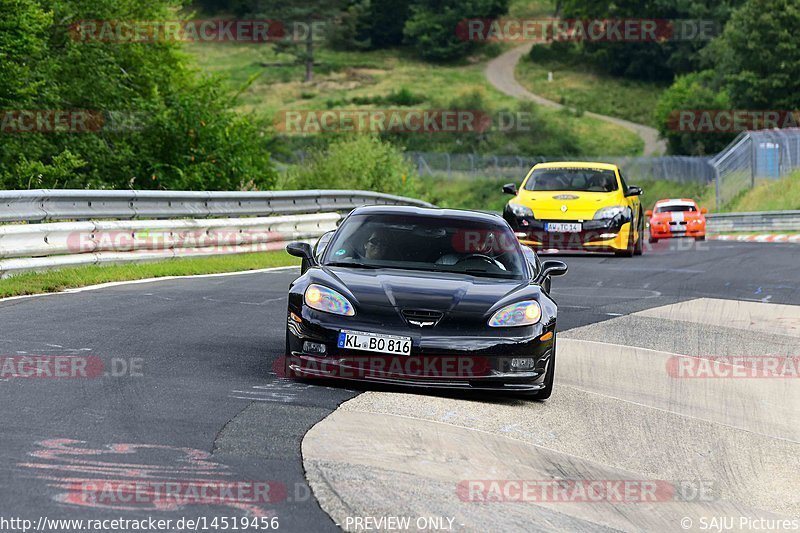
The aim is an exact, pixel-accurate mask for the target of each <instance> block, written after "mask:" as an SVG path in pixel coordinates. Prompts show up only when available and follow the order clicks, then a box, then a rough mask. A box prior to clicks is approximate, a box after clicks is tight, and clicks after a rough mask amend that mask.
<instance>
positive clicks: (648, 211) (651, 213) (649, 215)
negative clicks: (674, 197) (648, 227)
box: [644, 209, 653, 217]
mask: <svg viewBox="0 0 800 533" xmlns="http://www.w3.org/2000/svg"><path fill="white" fill-rule="evenodd" d="M644 215H645V216H647V217H652V216H653V210H652V209H648V210H647V211H645V212H644Z"/></svg>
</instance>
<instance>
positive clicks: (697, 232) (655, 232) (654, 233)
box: [649, 225, 706, 239]
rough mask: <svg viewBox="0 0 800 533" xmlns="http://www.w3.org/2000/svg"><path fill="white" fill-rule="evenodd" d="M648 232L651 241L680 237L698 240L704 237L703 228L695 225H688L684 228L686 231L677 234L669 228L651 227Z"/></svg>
mask: <svg viewBox="0 0 800 533" xmlns="http://www.w3.org/2000/svg"><path fill="white" fill-rule="evenodd" d="M649 231H650V238H651V239H675V238H681V237H691V238H698V237H705V236H706V228H705V226H697V225H694V226H693V225H688V226H686V231H679V232H676V231H673V230H672V228H671V227H670V226H655V225H651V226H650V228H649Z"/></svg>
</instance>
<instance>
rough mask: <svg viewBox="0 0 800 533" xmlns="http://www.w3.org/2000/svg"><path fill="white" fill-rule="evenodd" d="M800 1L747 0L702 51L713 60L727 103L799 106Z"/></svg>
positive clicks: (746, 106)
mask: <svg viewBox="0 0 800 533" xmlns="http://www.w3.org/2000/svg"><path fill="white" fill-rule="evenodd" d="M799 27H800V4H798V3H797V1H796V0H748V1H747V2H746V3H745V4H744V5H743V6H742V7H741V8H739V9H738V10H737V11H736V12H735V13H734V14H733V16H732V17H731V20H730V22H728V24H727V26H726V27H725V31H724V33H723V34H722V36H721V37H720V38H719V39H718V40H717V41H716V42H715V43H713V45H712V46H711V47H709V50H708V52H707V57H708V60H709V61H714V62H715V63H716V64H717V68H718V70H719V72H720V73H721V74H722V76H723V79H724V82H725V86H726V88H727V90H728V92H729V93H730V95H731V103H732V104H733V106H734V107H736V108H742V109H780V110H795V109H798V106H800V47H798V45H797V28H799Z"/></svg>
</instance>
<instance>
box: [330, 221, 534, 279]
mask: <svg viewBox="0 0 800 533" xmlns="http://www.w3.org/2000/svg"><path fill="white" fill-rule="evenodd" d="M524 261H525V259H524V256H523V255H522V250H521V248H520V245H519V243H518V242H517V239H516V237H515V235H514V233H513V232H512V231H511V228H509V227H508V225H507V224H506V223H505V222H503V221H501V220H498V221H497V222H492V221H487V220H485V219H483V220H470V219H467V218H464V219H460V218H445V217H442V216H420V215H410V216H409V215H399V214H363V215H358V214H356V215H352V216H350V217H348V218H347V220H345V222H343V223H342V226H341V228H339V230H338V231H337V233H336V235H335V236H334V238H333V240H332V241H331V242H330V243H329V244H328V246H327V247H326V250H325V254H324V257H323V260H322V264H324V265H327V266H344V267H352V268H402V269H410V270H424V271H431V272H453V273H464V274H470V275H474V276H486V277H498V278H513V279H521V278H523V277H525V276H526V275H527V268H526V267H525V262H524Z"/></svg>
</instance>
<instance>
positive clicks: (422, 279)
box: [309, 267, 540, 317]
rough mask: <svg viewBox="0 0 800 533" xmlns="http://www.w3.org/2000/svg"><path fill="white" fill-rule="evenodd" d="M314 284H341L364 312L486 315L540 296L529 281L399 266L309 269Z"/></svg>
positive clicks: (332, 285)
mask: <svg viewBox="0 0 800 533" xmlns="http://www.w3.org/2000/svg"><path fill="white" fill-rule="evenodd" d="M309 274H310V279H309V281H310V282H312V283H319V284H321V285H325V286H327V287H330V288H332V289H336V290H337V291H339V292H341V293H342V294H343V295H344V296H346V297H347V298H348V299H349V300H351V301H352V302H353V304H354V305H355V306H356V307H357V308H358V309H360V310H361V311H365V310H369V309H370V308H373V309H379V308H380V309H386V308H394V309H397V310H403V309H421V310H430V311H441V312H443V313H444V314H445V315H453V314H458V315H471V316H474V317H478V316H481V317H482V316H484V315H486V314H487V313H490V312H493V311H495V310H496V309H499V308H500V307H502V305H504V304H505V303H506V302H508V303H511V302H513V301H519V300H522V299H538V297H539V294H540V289H539V287H538V286H537V285H532V284H530V283H529V282H528V280H506V279H499V278H487V277H478V276H469V275H465V274H451V273H440V272H424V271H415V270H400V269H376V270H366V269H353V268H343V267H322V268H318V269H314V271H313V272H311V271H310V272H309Z"/></svg>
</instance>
